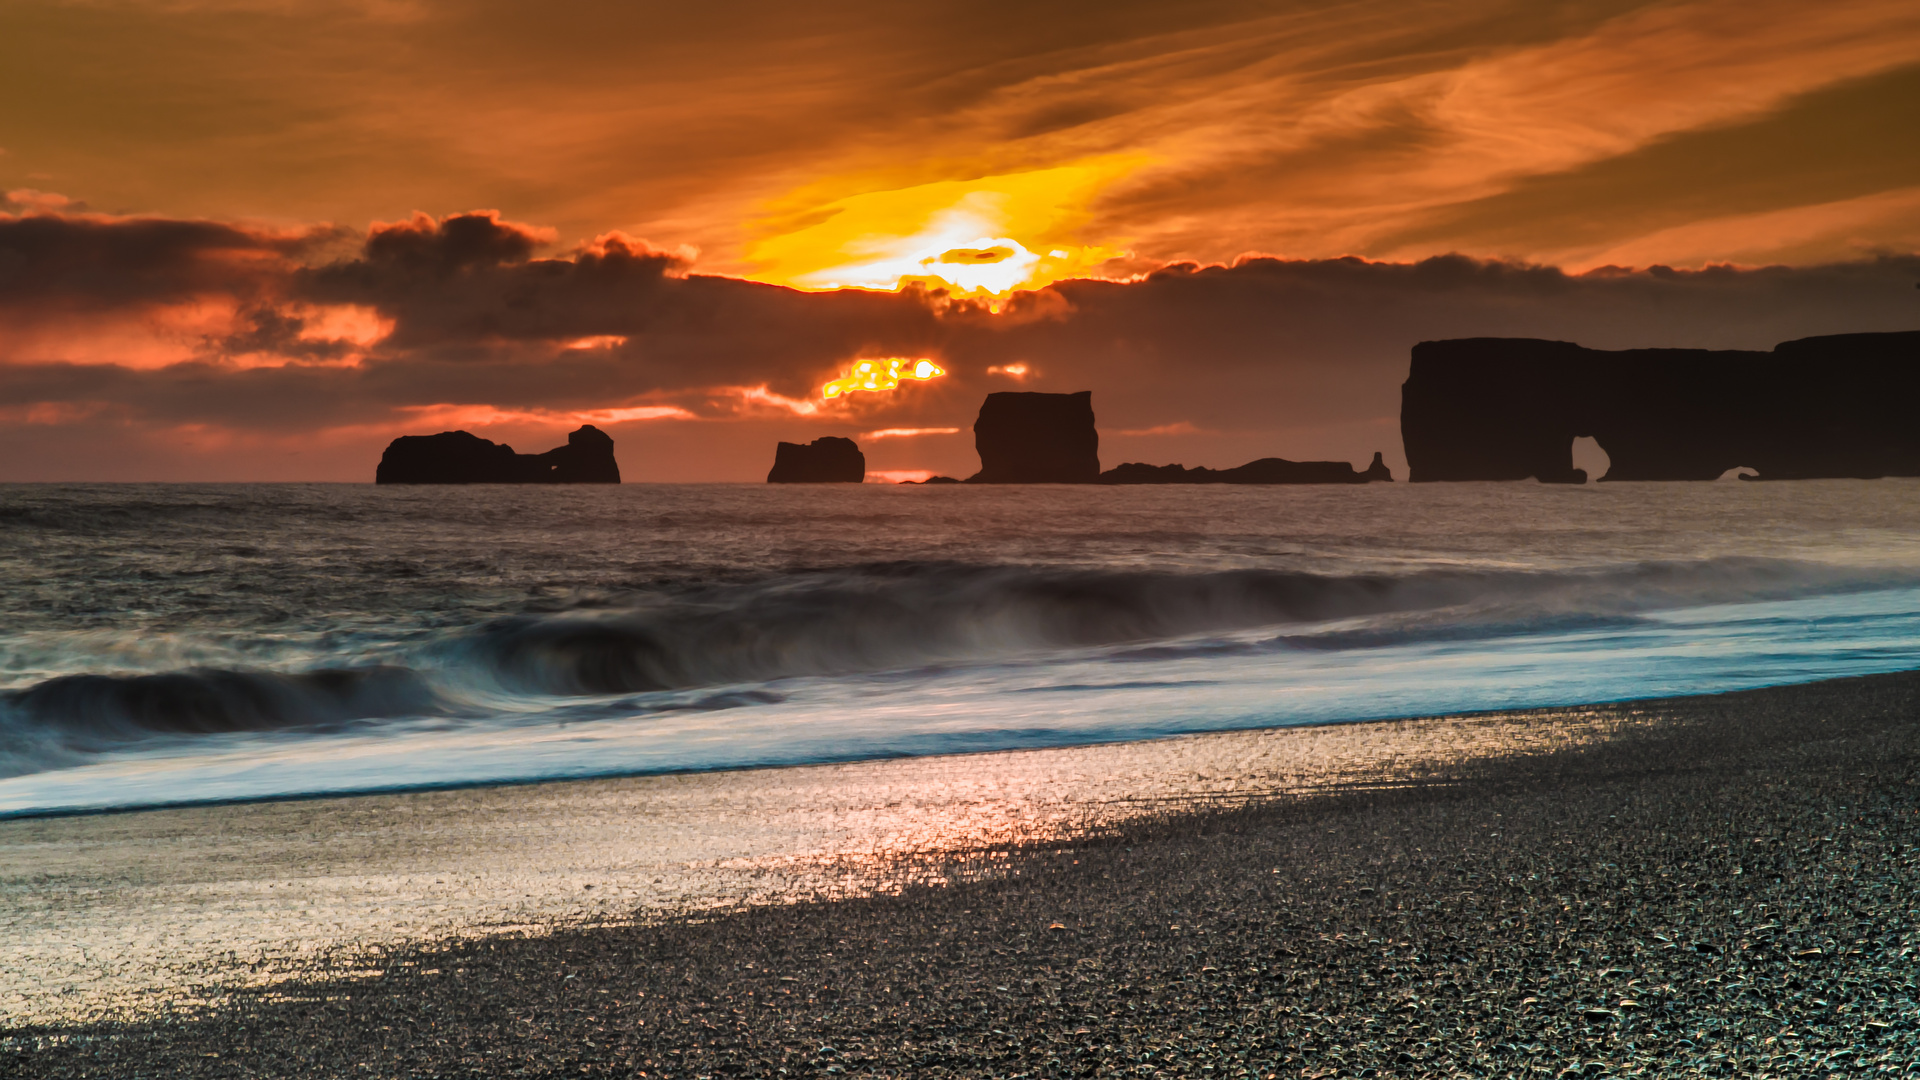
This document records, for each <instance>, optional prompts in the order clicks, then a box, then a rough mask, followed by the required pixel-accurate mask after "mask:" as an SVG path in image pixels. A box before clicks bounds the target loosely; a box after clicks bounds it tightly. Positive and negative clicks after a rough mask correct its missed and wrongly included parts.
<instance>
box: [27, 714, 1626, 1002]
mask: <svg viewBox="0 0 1920 1080" xmlns="http://www.w3.org/2000/svg"><path fill="white" fill-rule="evenodd" d="M1654 719H1655V714H1654V712H1652V711H1649V710H1647V709H1646V708H1644V707H1639V706H1618V707H1595V708H1587V709H1578V710H1553V711H1546V712H1522V713H1507V714H1497V715H1490V716H1478V717H1465V718H1440V719H1429V720H1412V721H1393V722H1382V723H1370V724H1347V725H1336V726H1326V727H1312V728H1291V729H1284V728H1283V729H1273V730H1266V731H1252V732H1228V733H1220V734H1206V735H1192V736H1184V737H1180V738H1171V739H1164V740H1158V741H1153V742H1135V743H1122V744H1115V745H1106V746H1090V747H1074V748H1065V749H1049V750H1034V751H1018V752H1007V753H992V754H977V755H964V756H951V757H937V758H918V759H902V760H893V761H869V762H861V763H856V764H847V765H830V766H810V767H804V768H790V769H770V770H752V771H741V772H729V773H704V774H693V775H677V776H652V777H635V778H625V779H612V780H584V781H571V782H560V783H547V784H537V785H527V786H520V787H495V788H475V789H466V790H456V791H433V792H418V793H410V794H389V795H369V796H359V797H354V798H340V799H316V800H310V801H297V802H283V803H262V804H250V805H240V806H221V807H197V808H184V809H169V810H155V811H147V812H142V813H129V814H110V815H96V816H84V817H69V818H45V819H29V820H15V821H6V822H0V941H4V945H0V1009H4V1011H5V1012H6V1014H7V1015H9V1016H10V1017H12V1018H13V1019H14V1022H15V1023H56V1024H57V1023H70V1022H75V1021H79V1020H83V1019H88V1018H96V1017H100V1016H107V1015H116V1016H137V1015H141V1014H148V1013H151V1012H154V1011H158V1010H169V1009H181V1008H192V1007H195V1006H197V1005H200V1004H205V1003H209V1002H213V1001H217V1000H218V998H219V996H220V995H221V994H222V993H223V992H225V991H227V990H229V989H232V988H235V987H240V986H247V985H256V986H257V985H261V984H263V983H273V982H276V981H279V980H283V979H286V978H290V977H297V976H298V975H301V974H303V973H306V972H309V971H312V970H314V969H316V968H318V967H325V968H326V969H328V970H329V971H331V972H332V973H334V974H336V975H337V974H340V973H342V972H343V971H345V972H351V971H355V970H359V971H364V972H366V973H369V974H372V973H377V972H378V971H380V970H382V969H383V966H384V963H385V961H384V960H383V958H382V957H383V953H384V952H385V950H386V949H388V948H390V947H392V946H394V945H397V944H400V943H403V942H409V941H422V940H426V941H432V940H435V939H443V938H447V937H453V936H468V935H481V934H501V933H539V932H542V931H544V930H546V929H548V928H551V927H555V926H563V925H579V924H591V923H619V922H627V921H633V920H644V919H650V918H660V917H667V916H672V915H696V916H697V915H698V913H700V912H703V911H709V910H716V909H725V908H731V907H735V906H738V905H747V904H772V903H791V902H795V901H801V900H808V899H815V898H822V897H838V896H849V895H863V894H870V893H873V892H876V891H886V890H897V889H900V888H904V887H906V886H907V885H909V884H914V883H928V884H942V883H947V882H951V881H955V880H961V879H967V878H974V877H979V876H983V875H992V874H995V873H999V872H1001V868H1002V867H1004V866H1005V865H1006V863H1007V855H1008V853H1009V852H1011V851H1013V850H1014V849H1017V848H1019V847H1022V846H1025V845H1031V844H1058V843H1070V842H1072V841H1074V840H1075V839H1076V838H1084V837H1087V836H1089V835H1093V834H1097V833H1099V832H1101V831H1104V830H1108V829H1113V828H1116V827H1119V826H1123V825H1126V824H1127V823H1129V822H1135V821H1138V820H1139V819H1141V818H1143V817H1149V816H1154V815H1160V814H1166V813H1171V812H1181V811H1189V810H1201V809H1207V808H1213V807H1231V806H1237V805H1243V804H1246V803H1248V802H1253V801H1257V800H1264V799H1274V798H1287V797H1309V796H1311V795H1313V794H1315V793H1318V792H1327V791H1338V790H1345V789H1352V788H1355V787H1365V786H1384V785H1400V784H1411V783H1436V782H1445V781H1446V780H1447V778H1448V776H1449V770H1452V769H1456V768H1458V767H1459V766H1461V765H1462V764H1463V763H1466V762H1469V761H1472V760H1476V759H1483V758H1486V757H1492V756H1503V755H1512V754H1524V753H1533V752H1539V751H1546V750H1555V749H1563V748H1565V747H1568V746H1572V745H1579V744H1583V743H1592V742H1596V741H1600V740H1604V739H1607V738H1610V737H1613V736H1615V735H1617V734H1618V733H1619V732H1621V731H1622V730H1623V729H1625V728H1628V727H1633V726H1636V725H1643V724H1648V723H1651V722H1652V721H1653V720H1654Z"/></svg>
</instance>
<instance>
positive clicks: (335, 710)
mask: <svg viewBox="0 0 1920 1080" xmlns="http://www.w3.org/2000/svg"><path fill="white" fill-rule="evenodd" d="M1894 584H1897V583H1895V582H1892V581H1890V580H1889V577H1888V575H1887V574H1886V573H1885V572H1884V571H1882V572H1878V573H1874V574H1871V575H1868V574H1864V573H1862V572H1857V571H1846V570H1842V569H1838V568H1834V567H1830V566H1825V565H1818V564H1808V563H1799V562H1794V561H1791V560H1773V559H1759V558H1723V559H1708V560H1693V561H1666V562H1647V563H1638V564H1624V565H1614V566H1610V567H1598V568H1590V569H1574V570H1563V571H1541V570H1513V571H1507V570H1489V569H1485V568H1472V569H1462V568H1452V567H1437V568H1416V569H1412V570H1409V571H1407V572H1404V573H1385V572H1378V573H1358V574H1313V573H1308V572H1302V571H1267V570H1252V569H1244V570H1226V571H1215V572H1184V573H1175V572H1157V571H1150V570H1129V569H1062V568H1047V567H1022V566H982V565H970V564H961V563H946V562H895V563H884V564H875V565H866V566H857V567H850V568H840V569H825V570H803V571H793V572H786V573H780V574H775V575H770V576H767V577H763V578H761V579H758V580H753V581H745V582H731V583H722V584H712V583H707V584H700V583H688V584H681V585H674V586H661V587H658V588H653V589H647V590H635V591H631V592H628V593H624V594H607V593H595V594H592V595H587V594H581V595H578V596H575V597H572V598H571V599H562V600H559V601H554V600H551V599H547V600H540V601H529V602H528V603H527V604H526V605H525V610H522V611H521V612H520V613H517V614H513V615H508V616H503V617H499V618H494V619H491V620H488V621H484V622H481V623H479V624H477V625H470V626H465V627H459V626H455V627H450V628H443V629H440V630H436V631H433V632H431V633H428V634H425V635H422V636H419V637H416V638H415V639H413V640H412V641H410V642H409V643H407V644H405V645H404V646H395V645H394V644H393V643H392V642H387V643H385V644H384V645H383V646H382V647H381V648H380V649H378V650H372V649H367V648H366V647H364V646H363V647H362V649H363V651H361V652H358V653H356V652H354V651H352V648H351V647H347V646H342V647H340V651H339V652H338V653H337V654H332V655H323V656H322V657H321V658H320V660H321V666H310V667H309V668H308V669H307V670H294V671H274V670H263V669H258V668H238V667H236V668H226V667H219V666H199V667H191V668H186V669H183V670H173V671H161V672H126V673H85V674H69V675H61V676H59V677H55V678H50V679H46V680H44V681H41V682H38V683H36V684H33V685H30V686H26V687H24V688H21V689H16V690H12V691H7V692H5V693H0V776H20V775H24V774H28V773H35V772H40V771H44V770H48V769H58V768H63V767H67V766H70V765H74V764H78V763H83V762H85V761H87V760H89V759H90V758H93V757H97V756H98V755H100V754H102V753H110V752H112V751H114V750H115V749H117V748H125V747H130V746H134V745H136V744H162V743H167V742H171V743H174V744H180V743H184V742H195V741H200V742H205V743H208V744H209V745H211V744H215V743H218V742H221V741H222V740H223V739H224V740H225V741H229V742H230V741H231V740H232V739H233V738H235V737H241V736H258V735H263V734H264V735H276V734H279V735H289V736H292V735H300V734H313V733H324V732H336V731H341V730H345V729H348V728H352V729H356V730H363V731H382V730H391V731H393V732H394V733H398V732H399V730H400V728H401V726H402V725H403V722H404V723H416V726H417V722H419V721H423V720H427V721H434V722H437V723H439V724H442V725H452V726H454V727H459V726H461V725H465V724H470V723H473V722H478V721H489V720H494V721H502V722H523V721H527V720H532V721H535V722H548V721H555V722H573V721H576V720H581V721H592V720H607V719H619V718H627V719H631V718H635V717H646V716H666V715H669V714H680V715H684V714H687V713H690V712H717V711H723V710H730V709H740V708H748V709H751V708H754V707H763V706H771V705H778V704H780V703H782V702H785V701H786V700H787V698H788V693H787V690H786V689H785V688H782V687H777V686H774V685H772V684H777V683H780V682H781V681H782V680H806V679H812V680H821V679H825V680H828V681H831V680H834V679H844V678H847V677H859V678H865V679H867V680H869V681H870V680H873V679H880V680H884V681H889V682H891V683H892V684H896V685H906V684H912V683H914V682H916V681H917V680H931V679H935V678H947V677H951V676H954V675H955V674H956V673H961V674H964V673H966V672H968V671H979V672H982V673H986V672H988V670H989V669H992V670H997V671H1001V672H1008V671H1013V670H1015V669H1018V668H1022V667H1025V668H1028V669H1032V670H1034V671H1037V672H1041V673H1044V671H1045V670H1046V669H1047V668H1048V666H1049V665H1061V664H1070V663H1078V662H1082V661H1089V660H1092V661H1101V660H1103V659H1104V660H1105V661H1111V662H1112V663H1114V664H1120V665H1134V666H1135V668H1137V671H1136V672H1135V675H1137V677H1134V676H1129V677H1128V678H1129V680H1130V681H1124V682H1122V683H1117V684H1112V685H1126V686H1137V687H1150V686H1151V687H1162V686H1174V685H1192V686H1200V685H1202V683H1203V682H1204V680H1200V681H1194V680H1192V679H1191V678H1190V677H1188V676H1182V678H1187V679H1188V682H1187V683H1185V684H1181V683H1177V682H1165V681H1162V680H1161V678H1160V677H1159V676H1158V675H1157V674H1156V672H1157V671H1159V670H1163V669H1166V665H1168V664H1171V663H1184V662H1194V661H1199V662H1205V661H1206V660H1207V659H1208V658H1210V657H1212V658H1225V657H1229V656H1247V655H1254V654H1259V653H1263V652H1264V653H1271V652H1276V651H1280V652H1293V653H1297V654H1304V653H1319V654H1327V653H1341V652H1355V653H1357V652H1358V651H1360V650H1368V649H1382V648H1389V647H1393V646H1400V645H1406V644H1408V643H1410V642H1412V643H1418V642H1423V641H1424V642H1446V641H1460V640H1468V639H1474V638H1488V639H1490V638H1496V637H1500V638H1510V639H1525V638H1527V637H1528V636H1530V635H1538V634H1565V633H1569V632H1580V631H1586V630H1592V631H1604V630H1607V629H1608V628H1612V629H1615V630H1618V629H1620V628H1625V627H1631V626H1634V625H1636V624H1637V623H1639V622H1640V621H1641V620H1642V619H1643V617H1644V616H1645V613H1648V612H1653V611H1658V610H1661V609H1676V608H1698V607H1701V606H1703V605H1713V604H1729V603H1742V602H1752V601H1761V600H1777V599H1791V598H1794V597H1798V596H1806V595H1816V594H1833V593H1842V592H1847V591H1849V590H1866V589H1874V588H1887V587H1891V586H1893V585H1894ZM1141 665H1144V666H1141ZM1062 670H1064V668H1063V669H1062ZM1129 670H1130V671H1133V670H1134V669H1133V668H1129ZM848 685H849V686H851V685H852V684H848ZM1080 685H1081V684H1080V683H1078V682H1074V683H1070V684H1068V685H1067V686H1066V687H1064V688H1063V687H1059V686H1041V687H1039V689H1045V690H1048V691H1050V692H1054V693H1056V694H1057V693H1059V692H1061V691H1062V690H1063V689H1071V688H1073V687H1077V686H1080ZM1089 685H1090V684H1089Z"/></svg>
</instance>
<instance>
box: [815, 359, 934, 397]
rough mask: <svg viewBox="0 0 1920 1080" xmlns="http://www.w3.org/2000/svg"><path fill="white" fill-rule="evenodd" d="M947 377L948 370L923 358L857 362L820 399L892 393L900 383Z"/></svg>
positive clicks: (828, 387)
mask: <svg viewBox="0 0 1920 1080" xmlns="http://www.w3.org/2000/svg"><path fill="white" fill-rule="evenodd" d="M946 373H947V369H945V368H943V367H941V366H940V365H939V364H936V363H934V362H933V361H931V360H928V359H926V358H924V357H922V358H918V359H915V358H910V357H904V356H888V357H884V358H882V359H878V360H856V361H854V364H853V370H851V371H849V372H847V374H846V377H845V378H841V379H834V380H833V381H831V382H829V383H827V384H826V385H825V386H822V387H821V388H820V396H821V397H822V398H824V399H826V400H828V401H832V400H833V399H834V398H837V397H839V396H840V395H842V394H851V393H855V392H857V391H861V390H875V391H878V390H892V389H894V388H895V387H897V386H899V385H900V382H901V380H902V379H907V380H912V381H914V382H926V381H927V380H928V379H937V378H939V377H940V376H942V375H945V374H946Z"/></svg>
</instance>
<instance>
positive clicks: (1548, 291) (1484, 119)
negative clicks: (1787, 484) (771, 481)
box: [0, 0, 1920, 481]
mask: <svg viewBox="0 0 1920 1080" xmlns="http://www.w3.org/2000/svg"><path fill="white" fill-rule="evenodd" d="M1915 131H1920V5H1915V4H1913V3H1911V0H1835V2H1829V3H1823V4H1819V5H1808V4H1805V3H1794V4H1789V3H1785V2H1775V0H1738V2H1728V0H1691V2H1689V0H1670V2H1657V3H1647V2H1629V0H1611V2H1592V3H1578V2H1551V0H1526V2H1493V0H1479V2H1475V0H1460V2H1428V3H1421V2H1418V0H1392V2H1384V0H1355V2H1347V3H1306V2H1220V0H1198V2H1183V3H1180V4H1168V3H1164V2H1152V3H1144V2H1138V3H1137V2H1130V0H1101V2H1097V3H1096V2H1074V3H1033V2H1024V3H1019V4H1012V3H999V2H991V0H989V2H982V3H975V4H970V5H902V4H897V3H884V4H883V3H878V2H871V3H870V2H847V3H815V4H805V5H801V4H792V3H771V2H715V3H706V4H701V5H684V4H666V3H649V2H638V3H636V2H631V0H623V2H614V0H576V2H571V3H568V4H564V5H555V4H533V3H524V2H509V0H460V2H454V0H327V2H317V0H315V2H309V0H9V3H7V4H5V5H3V6H0V480H79V481H85V480H333V481H356V480H357V481H364V480H368V479H370V478H371V476H372V472H373V467H374V464H375V463H376V462H377V461H378V458H379V453H380V450H381V448H382V447H384V446H385V445H386V443H387V442H388V441H389V440H390V439H392V438H394V437H396V436H398V435H403V434H424V433H431V432H434V431H440V430H448V429H454V428H463V429H466V430H470V431H473V432H474V433H476V434H479V435H482V436H484V437H487V438H492V439H495V440H497V441H505V442H510V443H512V444H513V445H514V446H515V447H516V448H517V449H520V450H522V451H539V450H544V449H546V448H548V447H551V446H554V445H558V444H559V443H560V442H562V441H564V438H565V434H566V432H567V431H569V430H571V429H572V428H573V427H576V426H578V425H579V424H581V423H593V424H595V425H597V426H599V427H601V428H602V429H604V430H606V431H608V432H609V433H610V434H612V435H613V436H614V438H615V440H616V445H617V452H618V456H619V458H620V462H621V466H622V470H623V472H624V474H625V476H626V477H627V479H628V480H630V481H632V480H642V481H715V480H719V481H748V480H757V479H760V478H762V477H764V475H765V472H766V469H767V468H768V467H769V466H770V465H771V462H772V458H773V445H774V443H775V442H776V441H777V440H780V439H789V440H807V439H811V438H815V437H818V436H820V435H829V434H831V435H846V436H851V437H854V438H855V439H857V440H858V441H859V442H860V443H861V445H862V448H863V449H864V450H865V451H866V453H867V456H868V461H869V467H870V469H872V470H873V473H874V478H875V479H882V478H895V479H898V478H910V477H916V476H923V475H926V474H928V473H932V472H938V473H945V474H948V475H958V476H965V475H968V474H970V473H971V472H972V471H974V469H975V468H976V467H977V463H976V458H975V457H974V455H973V452H972V439H971V432H970V425H971V423H972V420H973V417H974V415H975V413H976V412H977V411H978V408H979V403H980V400H981V398H982V397H983V396H984V395H985V394H986V393H989V392H992V391H995V390H1016V389H1024V390H1052V391H1073V390H1091V391H1093V394H1094V407H1095V412H1096V414H1097V415H1098V417H1099V422H1100V428H1101V437H1102V442H1101V458H1102V462H1103V464H1105V465H1108V466H1111V465H1114V464H1118V463H1120V462H1122V461H1148V462H1152V463H1156V464H1158V463H1166V462H1180V463H1182V464H1187V465H1208V466H1213V467H1227V466H1232V465H1236V464H1240V463H1241V462H1244V461H1247V460H1250V459H1252V458H1256V457H1264V456H1283V457H1289V458H1294V459H1345V460H1350V461H1353V462H1354V463H1356V464H1358V465H1364V464H1365V462H1366V461H1367V459H1368V458H1370V457H1371V455H1372V453H1373V452H1374V451H1376V450H1377V451H1381V452H1383V453H1384V455H1385V457H1386V460H1387V461H1388V463H1389V465H1390V466H1392V467H1393V468H1394V469H1395V471H1396V472H1397V473H1398V474H1399V475H1402V476H1404V457H1403V456H1402V455H1401V452H1400V446H1399V436H1398V403H1399V384H1400V382H1401V381H1402V380H1403V379H1404V378H1405V374H1406V365H1407V358H1408V353H1409V350H1410V349H1411V347H1412V346H1413V344H1415V343H1416V342H1418V341H1421V340H1427V339H1432V338H1441V337H1464V336H1495V335H1498V336H1506V335H1525V336H1538V337H1549V338H1556V339H1561V340H1573V341H1578V342H1580V343H1581V344H1584V345H1588V346H1592V347H1596V348H1625V347H1638V346H1656V345H1672V346H1694V347H1714V348H1735V347H1737V348H1767V347H1770V346H1771V345H1773V344H1774V343H1775V342H1778V341H1781V340H1786V339H1790V338H1794V337H1803V336H1809V335H1813V334H1823V333H1841V332H1852V331H1867V330H1907V329H1916V328H1920V290H1917V289H1916V288H1915V286H1916V284H1917V283H1920V254H1917V253H1920V139H1916V138H1914V135H1913V133H1914V132H1915ZM892 359H901V360H903V361H906V362H908V368H907V370H911V369H912V365H913V364H916V363H918V362H919V361H921V360H926V361H930V362H931V363H933V364H934V365H935V366H936V367H937V368H938V369H939V370H940V371H941V372H942V374H940V375H938V376H936V377H933V378H928V379H925V380H914V379H907V380H904V381H903V382H902V383H901V385H899V386H898V387H896V388H893V389H890V390H875V391H859V392H852V393H846V394H839V395H835V396H833V397H827V396H826V395H825V394H824V393H823V389H822V388H823V387H825V386H826V385H827V384H828V383H829V382H832V381H834V380H836V379H840V378H842V377H844V376H846V375H847V374H849V373H850V372H851V371H853V370H855V367H856V365H857V364H858V363H860V362H861V361H863V360H865V361H869V362H872V361H887V360H892Z"/></svg>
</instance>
